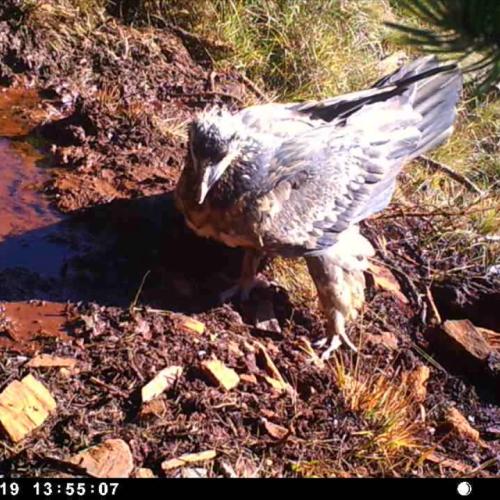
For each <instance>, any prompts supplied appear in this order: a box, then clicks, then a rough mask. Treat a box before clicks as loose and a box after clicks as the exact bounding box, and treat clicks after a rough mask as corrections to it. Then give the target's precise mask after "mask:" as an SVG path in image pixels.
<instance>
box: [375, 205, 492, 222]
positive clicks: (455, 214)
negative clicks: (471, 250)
mask: <svg viewBox="0 0 500 500" xmlns="http://www.w3.org/2000/svg"><path fill="white" fill-rule="evenodd" d="M488 210H493V208H492V207H483V208H474V209H469V210H461V211H459V212H447V211H445V210H434V211H433V212H404V211H403V210H401V209H400V212H399V213H397V214H382V215H378V216H376V217H373V220H377V219H395V218H397V217H461V216H463V215H470V214H475V213H480V212H487V211H488Z"/></svg>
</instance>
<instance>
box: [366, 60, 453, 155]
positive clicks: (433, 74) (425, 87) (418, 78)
mask: <svg viewBox="0 0 500 500" xmlns="http://www.w3.org/2000/svg"><path fill="white" fill-rule="evenodd" d="M391 85H395V86H396V87H399V88H405V87H406V89H407V90H405V92H404V94H408V95H409V102H410V104H411V105H412V107H413V109H414V110H415V111H417V112H418V113H419V114H420V115H421V116H422V118H423V120H422V121H421V122H420V123H419V125H418V128H419V130H420V131H421V132H422V139H421V141H420V142H419V145H418V148H417V149H416V150H415V151H414V152H413V153H412V155H411V158H415V157H417V156H419V155H421V154H423V153H425V152H427V151H429V150H431V149H433V148H435V147H436V146H438V145H439V144H441V143H442V142H444V141H445V140H446V139H447V138H448V137H449V136H450V135H451V133H452V131H453V123H454V121H455V118H456V114H457V109H456V105H457V102H458V99H459V96H460V92H461V90H462V75H461V73H460V70H459V68H458V67H457V66H456V65H455V64H449V65H441V64H440V63H439V61H438V60H437V59H436V57H435V56H427V57H421V58H419V59H417V60H416V61H413V62H412V63H410V64H407V65H405V66H403V67H401V68H400V69H398V70H396V71H395V72H394V73H392V74H391V75H388V76H386V77H384V78H382V79H381V80H379V81H378V82H377V83H376V84H375V85H374V88H377V89H378V88H385V87H387V86H391Z"/></svg>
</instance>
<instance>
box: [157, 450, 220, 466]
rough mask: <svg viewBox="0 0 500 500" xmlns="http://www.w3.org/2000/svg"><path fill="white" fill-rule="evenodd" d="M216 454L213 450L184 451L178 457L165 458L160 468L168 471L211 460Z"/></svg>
mask: <svg viewBox="0 0 500 500" xmlns="http://www.w3.org/2000/svg"><path fill="white" fill-rule="evenodd" d="M216 456H217V452H216V451H215V450H206V451H200V452H199V453H186V454H185V455H181V456H180V457H178V458H171V459H169V460H165V461H164V462H163V463H162V464H161V468H162V469H163V470H164V471H168V470H171V469H176V468H177V467H184V466H185V465H188V464H193V463H197V462H206V461H207V460H213V459H214V458H215V457H216Z"/></svg>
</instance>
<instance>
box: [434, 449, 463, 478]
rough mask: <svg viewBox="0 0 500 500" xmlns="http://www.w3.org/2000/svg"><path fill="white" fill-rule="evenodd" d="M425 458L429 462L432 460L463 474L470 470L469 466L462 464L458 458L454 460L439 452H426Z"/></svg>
mask: <svg viewBox="0 0 500 500" xmlns="http://www.w3.org/2000/svg"><path fill="white" fill-rule="evenodd" d="M425 460H428V461H429V462H434V463H435V464H438V465H440V466H442V467H447V468H449V469H455V470H456V471H458V472H461V473H463V474H468V473H470V471H471V470H472V468H471V467H470V466H468V465H467V464H464V463H463V462H459V461H458V460H454V459H452V458H448V457H445V456H444V455H441V453H437V452H435V451H433V452H431V453H428V454H426V455H425Z"/></svg>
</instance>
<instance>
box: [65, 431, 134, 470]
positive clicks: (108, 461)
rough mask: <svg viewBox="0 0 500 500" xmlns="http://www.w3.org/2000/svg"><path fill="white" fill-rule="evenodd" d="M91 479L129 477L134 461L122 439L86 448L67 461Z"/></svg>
mask: <svg viewBox="0 0 500 500" xmlns="http://www.w3.org/2000/svg"><path fill="white" fill-rule="evenodd" d="M68 462H69V463H71V464H73V465H76V466H77V467H80V468H82V469H83V470H85V472H86V473H87V474H89V475H90V476H93V477H101V478H105V477H108V478H119V477H129V476H130V474H131V473H132V470H133V469H134V459H133V457H132V452H131V451H130V448H129V446H128V444H127V443H126V442H125V441H123V440H122V439H108V440H106V441H104V442H103V443H101V444H99V445H97V446H92V447H91V448H87V449H86V450H83V451H81V452H80V453H78V454H77V455H75V456H73V457H71V458H70V459H69V460H68Z"/></svg>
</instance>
